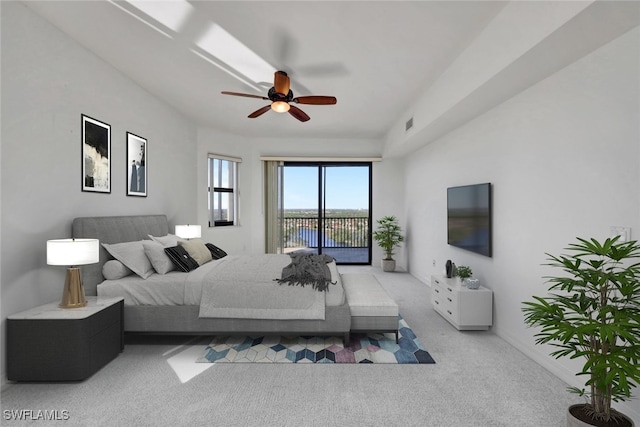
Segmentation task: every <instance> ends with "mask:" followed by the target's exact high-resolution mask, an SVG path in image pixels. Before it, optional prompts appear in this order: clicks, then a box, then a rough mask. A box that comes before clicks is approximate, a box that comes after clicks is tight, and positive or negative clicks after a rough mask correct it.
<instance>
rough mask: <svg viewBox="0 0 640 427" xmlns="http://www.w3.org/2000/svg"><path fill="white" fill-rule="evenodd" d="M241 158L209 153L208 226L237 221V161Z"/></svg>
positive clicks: (229, 223)
mask: <svg viewBox="0 0 640 427" xmlns="http://www.w3.org/2000/svg"><path fill="white" fill-rule="evenodd" d="M240 162H242V159H239V158H236V157H229V156H221V155H218V154H209V165H208V168H209V181H208V189H209V190H208V191H209V227H219V226H227V225H237V223H238V163H240Z"/></svg>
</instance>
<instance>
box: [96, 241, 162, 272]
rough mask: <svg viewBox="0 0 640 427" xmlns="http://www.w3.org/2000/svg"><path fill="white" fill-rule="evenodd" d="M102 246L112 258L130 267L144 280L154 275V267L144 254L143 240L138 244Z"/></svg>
mask: <svg viewBox="0 0 640 427" xmlns="http://www.w3.org/2000/svg"><path fill="white" fill-rule="evenodd" d="M102 246H103V247H104V248H105V249H106V250H107V252H109V253H110V254H111V256H113V257H114V258H115V259H117V260H118V261H120V262H121V263H123V264H124V265H126V266H127V267H129V268H130V269H131V270H132V271H133V272H134V273H136V274H137V275H138V276H140V277H142V278H143V279H146V278H147V277H149V276H151V275H152V274H153V266H152V265H151V261H149V258H147V255H145V253H144V247H143V246H142V240H138V241H137V242H124V243H115V244H112V245H110V244H107V243H103V244H102Z"/></svg>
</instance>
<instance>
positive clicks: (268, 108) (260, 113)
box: [247, 105, 271, 119]
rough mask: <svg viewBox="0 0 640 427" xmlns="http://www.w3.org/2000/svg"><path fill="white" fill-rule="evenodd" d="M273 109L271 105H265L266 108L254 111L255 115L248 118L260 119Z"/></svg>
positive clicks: (252, 114)
mask: <svg viewBox="0 0 640 427" xmlns="http://www.w3.org/2000/svg"><path fill="white" fill-rule="evenodd" d="M270 109H271V105H265V106H264V107H262V108H260V109H258V110H256V111H254V112H253V113H251V114H249V115H248V116H247V117H249V118H250V119H255V118H256V117H260V116H261V115H263V114H264V113H266V112H267V111H269V110H270Z"/></svg>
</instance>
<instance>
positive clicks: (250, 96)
mask: <svg viewBox="0 0 640 427" xmlns="http://www.w3.org/2000/svg"><path fill="white" fill-rule="evenodd" d="M221 93H222V94H223V95H233V96H244V97H247V98H258V99H265V100H267V101H268V100H269V98H267V97H266V96H260V95H250V94H248V93H239V92H227V91H222V92H221Z"/></svg>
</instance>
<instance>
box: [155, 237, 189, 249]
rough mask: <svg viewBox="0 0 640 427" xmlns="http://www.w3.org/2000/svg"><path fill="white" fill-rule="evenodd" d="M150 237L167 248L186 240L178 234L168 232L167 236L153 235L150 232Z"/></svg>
mask: <svg viewBox="0 0 640 427" xmlns="http://www.w3.org/2000/svg"><path fill="white" fill-rule="evenodd" d="M149 238H150V239H151V240H153V241H154V242H158V243H160V244H161V245H162V246H164V247H165V248H169V247H172V246H177V245H178V242H184V239H181V238H180V237H178V236H176V235H175V234H167V235H166V236H159V237H158V236H152V235H151V234H149Z"/></svg>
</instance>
